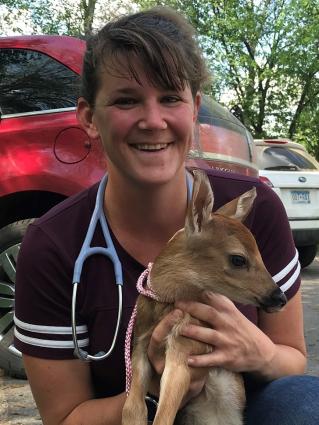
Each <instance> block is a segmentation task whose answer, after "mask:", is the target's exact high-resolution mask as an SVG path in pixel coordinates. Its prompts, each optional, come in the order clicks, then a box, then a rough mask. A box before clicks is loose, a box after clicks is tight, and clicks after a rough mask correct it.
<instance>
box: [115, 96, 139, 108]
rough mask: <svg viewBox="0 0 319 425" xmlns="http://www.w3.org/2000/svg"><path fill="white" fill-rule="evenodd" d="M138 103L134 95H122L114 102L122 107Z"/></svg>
mask: <svg viewBox="0 0 319 425" xmlns="http://www.w3.org/2000/svg"><path fill="white" fill-rule="evenodd" d="M136 104H137V100H136V99H135V98H133V97H121V98H119V99H116V100H115V101H114V102H113V105H115V106H119V107H120V108H130V107H131V106H134V105H136Z"/></svg>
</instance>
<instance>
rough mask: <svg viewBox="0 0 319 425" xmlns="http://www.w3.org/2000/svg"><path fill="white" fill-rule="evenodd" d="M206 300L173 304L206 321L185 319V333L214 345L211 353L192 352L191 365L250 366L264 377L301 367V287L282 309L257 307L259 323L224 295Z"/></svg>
mask: <svg viewBox="0 0 319 425" xmlns="http://www.w3.org/2000/svg"><path fill="white" fill-rule="evenodd" d="M206 302H207V304H206V305H205V304H201V303H193V302H190V303H178V304H177V307H178V308H180V309H182V310H184V311H187V312H188V313H190V314H191V315H192V316H194V317H196V318H198V319H200V320H202V321H204V322H207V323H208V324H209V326H210V327H209V328H205V327H201V326H196V325H188V326H187V327H185V329H183V335H184V336H187V337H190V338H193V339H196V340H199V341H202V342H205V343H207V344H210V345H211V346H212V347H213V351H212V352H211V353H209V354H204V355H200V356H193V357H191V358H190V360H189V364H190V365H191V366H193V367H209V366H218V367H224V368H226V369H228V370H232V371H236V372H251V373H253V374H254V375H255V376H256V377H258V378H260V379H263V380H273V379H276V378H279V377H281V376H284V375H292V374H298V373H304V370H305V366H306V348H305V341H304V334H303V315H302V303H301V294H300V290H299V291H298V292H297V294H296V295H295V296H294V297H293V298H292V299H291V300H290V301H289V302H288V303H287V305H286V306H285V308H284V309H283V310H282V311H280V312H277V313H265V312H261V313H260V315H259V327H257V326H255V325H254V324H253V323H251V322H250V321H249V320H248V319H247V318H246V317H245V316H244V315H243V314H242V313H241V312H240V311H239V310H238V309H237V308H236V307H235V305H234V304H233V303H232V302H231V301H230V300H229V299H227V298H226V297H224V296H222V295H213V294H209V295H208V296H207V301H206Z"/></svg>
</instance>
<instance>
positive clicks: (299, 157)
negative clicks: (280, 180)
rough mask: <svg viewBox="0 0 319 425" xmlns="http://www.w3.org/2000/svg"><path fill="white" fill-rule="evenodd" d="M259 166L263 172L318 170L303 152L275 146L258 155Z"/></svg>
mask: <svg viewBox="0 0 319 425" xmlns="http://www.w3.org/2000/svg"><path fill="white" fill-rule="evenodd" d="M257 161H258V166H259V168H260V169H262V170H282V171H286V170H287V171H298V170H316V169H317V167H316V165H315V164H314V163H313V162H311V161H310V160H309V159H308V158H307V157H306V156H304V155H303V152H302V151H301V150H299V149H295V148H292V147H287V146H285V147H283V146H274V147H266V148H265V149H263V150H262V151H261V153H260V155H257Z"/></svg>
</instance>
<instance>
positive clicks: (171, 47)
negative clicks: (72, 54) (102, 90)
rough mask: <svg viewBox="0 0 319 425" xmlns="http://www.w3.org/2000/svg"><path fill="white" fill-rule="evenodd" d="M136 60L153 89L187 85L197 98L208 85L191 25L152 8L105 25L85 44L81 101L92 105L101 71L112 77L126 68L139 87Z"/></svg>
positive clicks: (170, 11) (173, 14)
mask: <svg viewBox="0 0 319 425" xmlns="http://www.w3.org/2000/svg"><path fill="white" fill-rule="evenodd" d="M136 59H137V60H138V61H140V62H141V63H142V65H143V69H144V70H145V74H146V76H147V78H148V79H149V81H150V82H151V83H152V84H153V85H154V86H157V87H162V88H167V89H173V90H181V89H184V88H185V85H186V84H187V85H189V87H190V88H191V91H192V94H193V96H194V97H195V95H196V93H197V92H198V91H199V90H200V89H201V88H202V86H203V84H204V83H205V82H206V81H207V80H208V72H207V69H206V64H205V61H204V59H203V57H202V53H201V51H200V49H199V47H198V44H197V41H196V38H195V31H194V28H193V27H192V25H191V24H190V23H189V22H188V21H187V20H186V19H185V18H184V17H183V16H182V15H180V14H179V13H177V12H176V11H174V10H173V9H170V8H168V7H154V8H151V9H149V10H145V11H142V12H138V13H135V14H132V15H126V16H123V17H121V18H119V19H116V20H114V21H111V22H109V23H107V24H106V25H105V26H104V27H103V28H102V29H101V30H100V31H99V32H98V33H97V34H96V35H94V36H92V37H91V38H90V39H89V40H88V41H87V49H86V53H85V56H84V61H83V70H82V87H81V96H83V97H84V98H85V99H86V100H87V101H88V103H89V104H90V105H94V101H95V96H96V93H97V90H98V88H99V72H100V71H101V69H105V70H107V71H108V72H110V73H114V72H119V70H120V69H121V68H122V65H125V68H126V69H127V71H128V73H129V75H131V76H132V77H133V78H134V79H135V80H136V81H137V82H139V76H138V75H137V72H136V70H135V68H134V63H136V62H134V61H135V60H136Z"/></svg>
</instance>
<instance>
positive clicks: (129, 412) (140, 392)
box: [122, 344, 152, 425]
mask: <svg viewBox="0 0 319 425" xmlns="http://www.w3.org/2000/svg"><path fill="white" fill-rule="evenodd" d="M151 373H152V371H151V366H150V363H149V360H148V357H147V349H146V347H144V344H139V345H137V346H136V347H135V348H134V351H133V354H132V384H131V389H130V392H129V395H128V397H127V399H126V401H125V404H124V408H123V412H122V425H143V424H145V425H146V424H147V408H146V404H145V396H146V393H147V389H148V386H149V381H150V378H151Z"/></svg>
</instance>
